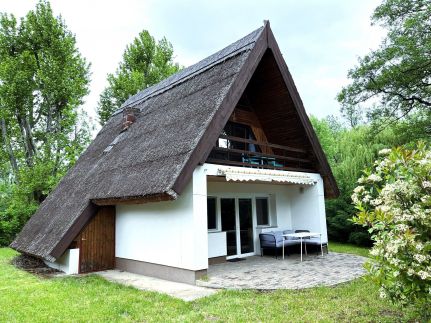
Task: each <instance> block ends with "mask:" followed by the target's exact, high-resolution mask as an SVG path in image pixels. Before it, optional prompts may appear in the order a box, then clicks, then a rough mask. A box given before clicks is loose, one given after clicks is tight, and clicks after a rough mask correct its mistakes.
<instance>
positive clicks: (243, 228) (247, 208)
mask: <svg viewBox="0 0 431 323" xmlns="http://www.w3.org/2000/svg"><path fill="white" fill-rule="evenodd" d="M238 213H239V238H240V246H241V254H246V253H252V252H254V241H253V240H254V239H253V213H252V203H251V199H238Z"/></svg>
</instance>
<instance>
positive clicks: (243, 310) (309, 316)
mask: <svg viewBox="0 0 431 323" xmlns="http://www.w3.org/2000/svg"><path fill="white" fill-rule="evenodd" d="M331 250H332V251H342V250H346V251H349V252H355V250H356V249H354V248H352V247H349V248H347V249H346V247H344V246H342V245H338V244H331ZM357 252H358V253H361V254H363V253H364V250H360V249H358V250H357ZM15 255H16V252H14V251H13V250H11V249H8V248H3V249H0V321H8V322H10V321H12V322H14V321H19V322H22V321H26V322H29V321H31V322H47V321H68V322H69V321H74V322H81V321H98V322H105V321H163V322H166V321H181V322H184V321H187V322H191V321H204V320H211V321H212V320H220V321H234V322H237V321H240V322H250V321H265V322H268V321H273V322H281V321H284V322H286V321H292V322H298V321H306V322H315V321H323V322H332V321H344V322H347V321H349V322H351V321H355V322H356V321H358V322H368V321H375V322H393V321H407V320H409V319H412V318H413V314H412V313H411V312H409V311H405V310H404V311H403V310H401V309H399V308H397V307H395V306H392V305H390V304H389V303H388V302H387V301H385V300H381V299H379V297H378V288H377V287H375V286H374V285H373V284H372V283H370V282H368V281H366V280H364V279H357V280H355V281H353V282H350V283H347V284H342V285H339V286H337V287H320V288H313V289H307V290H302V291H277V292H265V293H262V292H257V291H223V292H220V293H218V294H216V295H214V296H211V297H208V298H204V299H200V300H197V301H195V302H190V303H187V302H184V301H181V300H178V299H174V298H171V297H169V296H166V295H162V294H158V293H152V292H142V291H139V290H136V289H133V288H130V287H124V286H120V285H117V284H113V283H110V282H107V281H105V280H104V279H102V278H100V277H97V276H95V275H88V276H85V277H68V278H55V279H42V278H38V277H35V276H33V275H31V274H28V273H26V272H23V271H21V270H18V269H16V268H15V267H13V266H12V265H10V260H11V259H12V258H13V257H14V256H15Z"/></svg>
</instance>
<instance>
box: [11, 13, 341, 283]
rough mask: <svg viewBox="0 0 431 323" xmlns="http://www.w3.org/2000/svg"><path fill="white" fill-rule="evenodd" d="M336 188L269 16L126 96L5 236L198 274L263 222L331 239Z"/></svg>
mask: <svg viewBox="0 0 431 323" xmlns="http://www.w3.org/2000/svg"><path fill="white" fill-rule="evenodd" d="M338 194H339V192H338V188H337V184H336V182H335V180H334V177H333V175H332V172H331V169H330V167H329V165H328V162H327V160H326V157H325V155H324V153H323V151H322V148H321V146H320V144H319V141H318V139H317V137H316V134H315V133H314V131H313V128H312V126H311V124H310V121H309V119H308V117H307V115H306V113H305V110H304V107H303V104H302V101H301V99H300V97H299V94H298V92H297V90H296V87H295V85H294V82H293V80H292V77H291V75H290V73H289V70H288V68H287V66H286V63H285V61H284V59H283V57H282V54H281V52H280V50H279V48H278V45H277V42H276V40H275V38H274V35H273V33H272V31H271V28H270V25H269V22H266V23H265V25H264V26H263V27H261V28H259V29H257V30H255V31H253V32H252V33H251V34H249V35H247V36H245V37H244V38H242V39H240V40H238V41H237V42H235V43H233V44H231V45H229V46H228V47H226V48H224V49H222V50H221V51H219V52H217V53H215V54H213V55H211V56H209V57H207V58H206V59H204V60H202V61H201V62H199V63H197V64H195V65H193V66H190V67H188V68H185V69H183V70H181V71H180V72H178V73H177V74H175V75H172V76H170V77H169V78H167V79H165V80H163V81H162V82H160V83H158V84H156V85H154V86H152V87H150V88H147V89H145V90H143V91H142V92H139V93H138V94H136V95H134V96H132V97H130V98H129V99H128V100H127V101H126V102H125V103H124V104H123V105H122V107H121V109H119V110H118V111H117V112H116V113H114V114H113V115H112V117H111V118H110V120H109V121H108V122H107V123H106V125H105V126H104V127H103V128H102V129H101V131H100V132H99V133H98V135H97V136H96V138H95V139H94V140H93V142H92V143H91V144H90V145H89V147H88V148H87V150H86V151H85V152H84V153H83V154H82V155H81V156H80V158H79V159H78V161H77V162H76V164H75V166H74V167H73V168H72V169H70V170H69V172H68V173H67V174H66V176H65V177H64V178H63V179H62V181H61V182H60V183H59V184H58V186H57V187H56V189H55V190H54V191H53V192H52V193H51V194H50V195H49V196H48V197H47V199H46V200H45V201H44V202H43V203H42V204H41V206H40V208H39V210H38V211H37V212H36V213H35V214H34V215H33V216H32V217H31V219H30V220H29V221H28V223H27V224H26V225H25V226H24V228H23V230H22V231H21V233H20V234H19V235H18V236H17V238H16V239H15V241H13V243H12V244H11V247H12V248H14V249H16V250H18V251H20V252H23V253H26V254H30V255H33V256H36V257H39V258H42V259H44V260H45V261H46V263H48V264H49V265H50V266H53V267H56V268H60V269H62V270H64V271H66V272H67V273H85V272H91V271H97V270H104V269H109V268H118V269H122V270H125V271H130V272H135V273H141V274H146V275H151V276H155V277H160V278H164V279H170V280H174V281H182V282H188V283H194V282H195V280H196V279H197V278H198V277H199V276H200V275H203V274H205V272H206V270H207V268H208V266H209V264H211V263H215V262H219V261H225V260H226V258H229V257H244V256H248V255H253V254H259V253H260V248H259V239H258V235H259V233H260V232H265V231H270V230H273V229H274V228H281V229H297V228H301V229H304V228H306V229H310V230H313V231H318V232H321V233H322V239H323V240H324V241H327V233H326V221H325V208H324V198H325V197H329V198H331V197H336V196H337V195H338Z"/></svg>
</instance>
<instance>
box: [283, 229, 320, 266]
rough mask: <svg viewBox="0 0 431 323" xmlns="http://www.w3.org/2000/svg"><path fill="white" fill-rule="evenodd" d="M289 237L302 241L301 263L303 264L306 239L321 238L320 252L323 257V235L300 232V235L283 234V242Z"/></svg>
mask: <svg viewBox="0 0 431 323" xmlns="http://www.w3.org/2000/svg"><path fill="white" fill-rule="evenodd" d="M288 237H293V238H299V239H300V240H301V262H302V241H303V240H304V238H309V237H320V251H321V252H322V256H323V245H322V234H321V233H320V232H298V233H287V234H283V240H286V238H288ZM305 248H307V246H305ZM306 250H307V249H306ZM283 259H284V241H283Z"/></svg>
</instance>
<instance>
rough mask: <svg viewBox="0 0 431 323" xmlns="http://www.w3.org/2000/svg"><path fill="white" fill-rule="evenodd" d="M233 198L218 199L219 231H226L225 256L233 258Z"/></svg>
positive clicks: (234, 251)
mask: <svg viewBox="0 0 431 323" xmlns="http://www.w3.org/2000/svg"><path fill="white" fill-rule="evenodd" d="M235 209H236V208H235V199H234V198H222V199H220V214H221V230H222V231H226V244H227V255H228V256H233V255H236V254H237V253H238V252H237V239H236V211H235Z"/></svg>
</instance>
